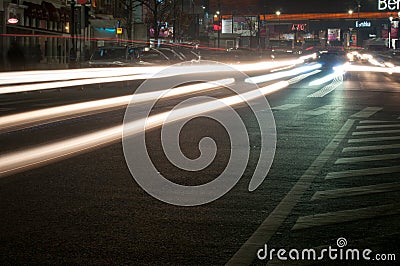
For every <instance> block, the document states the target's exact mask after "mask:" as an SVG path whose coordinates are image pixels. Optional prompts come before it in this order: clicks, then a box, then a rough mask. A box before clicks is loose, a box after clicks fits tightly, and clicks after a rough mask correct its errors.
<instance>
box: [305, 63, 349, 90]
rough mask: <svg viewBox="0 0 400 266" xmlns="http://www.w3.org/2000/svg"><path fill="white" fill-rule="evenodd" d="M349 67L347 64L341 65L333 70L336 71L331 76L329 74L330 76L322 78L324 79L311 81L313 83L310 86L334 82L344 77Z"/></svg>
mask: <svg viewBox="0 0 400 266" xmlns="http://www.w3.org/2000/svg"><path fill="white" fill-rule="evenodd" d="M347 65H348V64H347V63H346V64H344V65H340V66H337V67H334V68H333V70H334V72H333V73H331V74H329V75H326V76H324V77H322V78H319V79H316V80H313V81H311V82H310V83H309V85H310V86H317V85H321V84H324V83H327V82H329V81H331V80H334V79H335V78H337V77H340V76H343V74H344V73H345V70H346V66H347Z"/></svg>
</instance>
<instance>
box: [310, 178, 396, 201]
mask: <svg viewBox="0 0 400 266" xmlns="http://www.w3.org/2000/svg"><path fill="white" fill-rule="evenodd" d="M397 190H400V182H393V183H384V184H378V185H369V186H360V187H351V188H339V189H332V190H325V191H317V192H315V193H314V195H313V196H312V198H311V201H314V200H325V199H337V198H344V197H354V196H361V195H368V194H375V193H382V192H391V191H397Z"/></svg>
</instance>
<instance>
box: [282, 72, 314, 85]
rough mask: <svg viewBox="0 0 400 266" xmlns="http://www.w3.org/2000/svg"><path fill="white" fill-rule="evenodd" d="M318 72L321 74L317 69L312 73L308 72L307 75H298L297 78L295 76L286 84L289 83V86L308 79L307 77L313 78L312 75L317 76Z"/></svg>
mask: <svg viewBox="0 0 400 266" xmlns="http://www.w3.org/2000/svg"><path fill="white" fill-rule="evenodd" d="M319 72H321V70H319V69H318V70H314V71H312V72H309V73H306V74H302V75H299V76H297V77H294V78H291V79H289V80H288V82H289V84H295V83H297V82H300V81H302V80H303V79H305V78H308V77H310V76H313V75H315V74H318V73H319Z"/></svg>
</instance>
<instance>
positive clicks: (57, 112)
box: [0, 78, 235, 132]
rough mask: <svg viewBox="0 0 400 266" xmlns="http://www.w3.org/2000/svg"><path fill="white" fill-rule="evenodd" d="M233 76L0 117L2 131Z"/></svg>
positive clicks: (182, 91) (211, 85)
mask: <svg viewBox="0 0 400 266" xmlns="http://www.w3.org/2000/svg"><path fill="white" fill-rule="evenodd" d="M234 81H235V80H234V79H233V78H228V79H222V80H216V81H213V82H207V83H199V84H192V85H186V86H180V87H176V88H174V89H172V90H163V91H154V92H147V93H141V94H134V95H133V96H132V95H125V96H119V97H113V98H109V99H102V100H96V101H88V102H82V103H76V104H69V105H63V106H57V107H51V108H45V109H40V110H36V111H30V112H24V113H18V114H13V115H8V116H4V117H0V132H2V131H5V130H7V129H10V128H24V127H25V126H31V125H37V124H38V123H40V122H46V123H47V122H50V121H52V122H54V121H58V120H59V119H60V118H65V117H71V116H76V115H84V114H87V113H92V112H94V111H99V110H108V109H110V108H116V107H125V106H126V105H127V104H129V102H130V101H132V102H133V103H140V102H145V101H150V100H154V99H157V98H163V99H165V98H171V97H175V96H180V95H184V94H189V93H195V92H200V91H205V90H209V89H215V88H218V87H221V86H227V85H229V84H232V83H233V82H234Z"/></svg>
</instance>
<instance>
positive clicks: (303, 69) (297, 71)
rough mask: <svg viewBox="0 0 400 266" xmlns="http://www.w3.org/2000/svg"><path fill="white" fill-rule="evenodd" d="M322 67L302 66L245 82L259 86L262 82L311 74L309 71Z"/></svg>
mask: <svg viewBox="0 0 400 266" xmlns="http://www.w3.org/2000/svg"><path fill="white" fill-rule="evenodd" d="M321 67H322V65H321V64H314V65H310V66H302V67H298V68H295V69H293V70H288V71H282V72H276V73H273V74H266V75H262V76H257V77H251V78H247V79H246V80H245V82H247V83H252V84H258V83H262V82H267V81H272V80H277V79H281V78H284V77H290V76H296V75H299V74H301V73H305V72H309V71H313V70H316V69H319V68H321Z"/></svg>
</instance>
